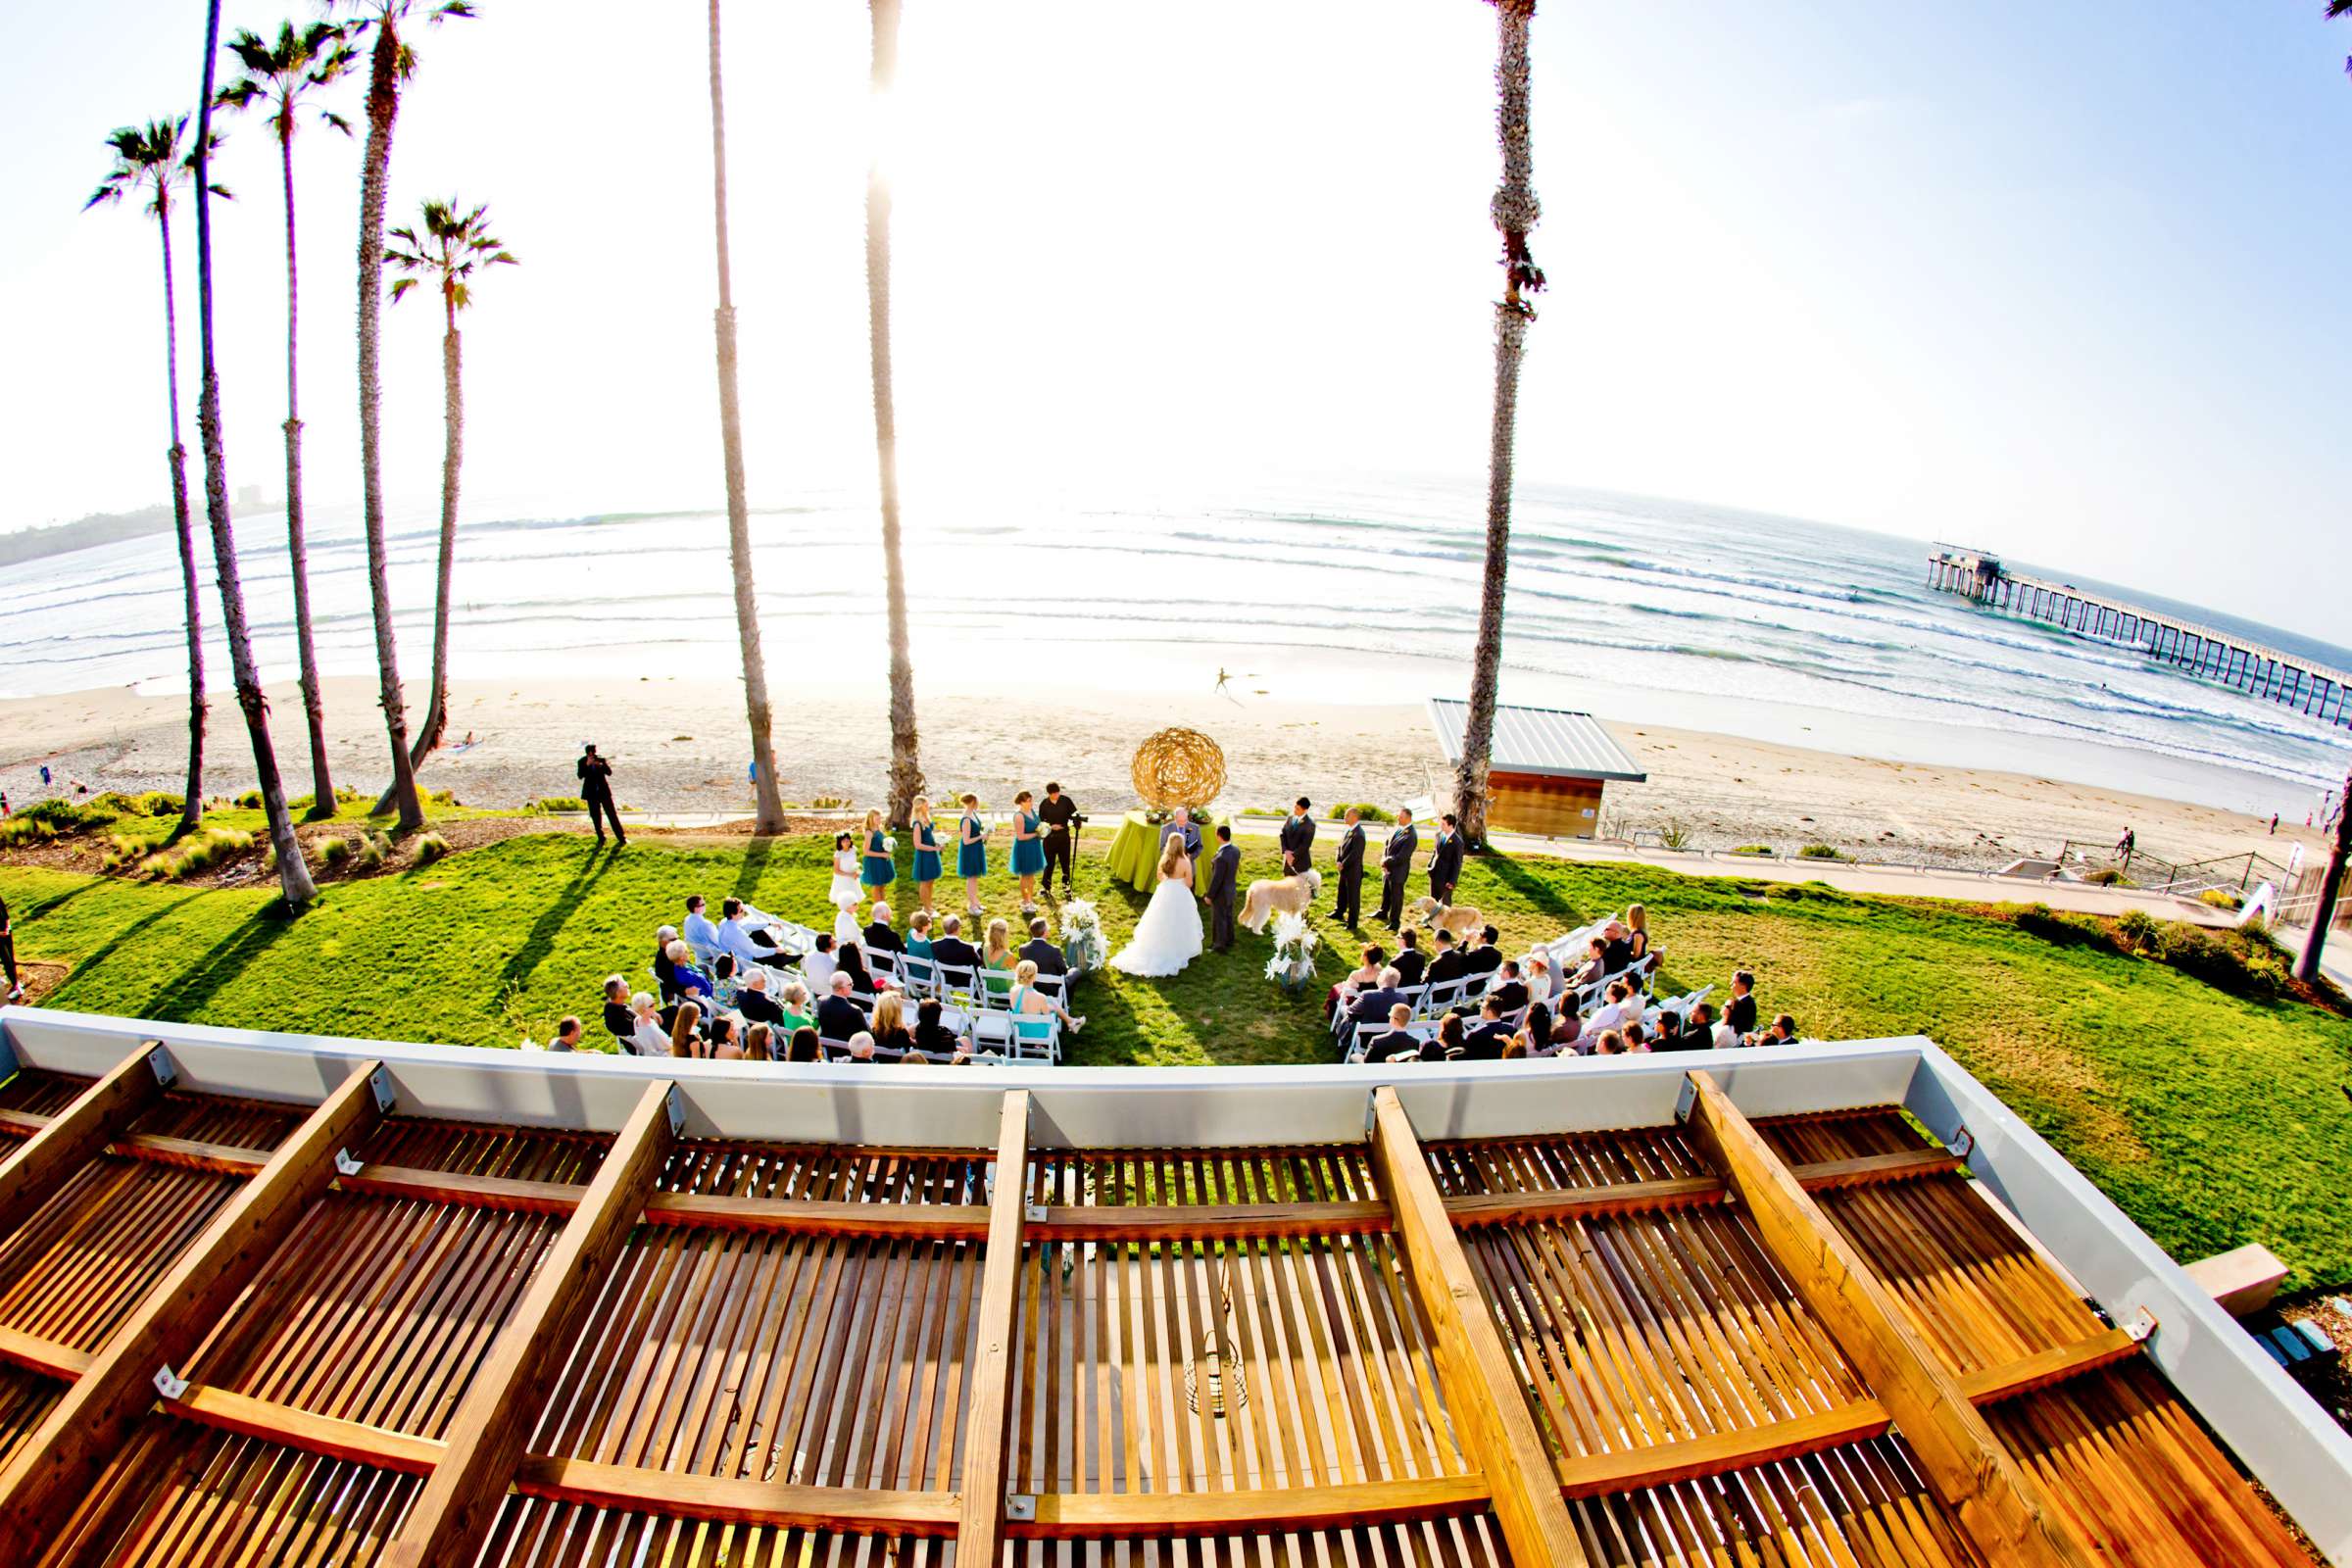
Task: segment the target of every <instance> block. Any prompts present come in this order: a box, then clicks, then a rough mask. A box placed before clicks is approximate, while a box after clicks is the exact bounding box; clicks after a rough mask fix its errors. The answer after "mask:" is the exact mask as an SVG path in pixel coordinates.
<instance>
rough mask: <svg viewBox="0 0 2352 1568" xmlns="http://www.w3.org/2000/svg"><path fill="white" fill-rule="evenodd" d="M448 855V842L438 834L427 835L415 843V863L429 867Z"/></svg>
mask: <svg viewBox="0 0 2352 1568" xmlns="http://www.w3.org/2000/svg"><path fill="white" fill-rule="evenodd" d="M448 853H449V840H447V839H445V838H443V837H442V836H441V835H440V834H438V833H427V834H425V835H423V836H422V837H421V838H419V839H417V864H418V865H430V864H432V863H433V862H434V861H435V860H438V859H439V858H441V857H443V856H444V855H447V854H448Z"/></svg>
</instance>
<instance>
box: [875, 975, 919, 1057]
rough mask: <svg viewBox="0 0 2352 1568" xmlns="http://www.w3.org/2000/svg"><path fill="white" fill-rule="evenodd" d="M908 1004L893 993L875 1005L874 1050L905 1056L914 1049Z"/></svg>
mask: <svg viewBox="0 0 2352 1568" xmlns="http://www.w3.org/2000/svg"><path fill="white" fill-rule="evenodd" d="M906 1006H907V1005H906V1003H905V1002H903V1001H901V1000H900V998H899V995H898V993H897V992H895V991H894V992H891V993H890V994H889V995H887V996H884V997H883V998H881V999H880V1000H879V1001H877V1002H876V1003H875V1004H874V1024H873V1036H874V1049H875V1050H876V1051H879V1052H883V1053H885V1054H890V1055H894V1056H895V1055H903V1054H906V1053H907V1052H909V1051H912V1050H913V1049H914V1034H913V1031H911V1030H909V1029H908V1028H907V1014H906Z"/></svg>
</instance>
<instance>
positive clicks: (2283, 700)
mask: <svg viewBox="0 0 2352 1568" xmlns="http://www.w3.org/2000/svg"><path fill="white" fill-rule="evenodd" d="M1928 586H1929V587H1931V588H1935V589H1937V590H1939V591H1941V592H1944V593H1953V594H1959V595H1960V596H1962V597H1963V598H1966V599H1973V600H1975V601H1976V602H1977V603H1978V604H1981V605H1984V606H1985V607H1986V608H1988V609H1992V610H2005V611H2007V612H2009V613H2011V614H2014V615H2023V616H2025V617H2026V618H2027V619H2028V620H2038V621H2040V622H2042V623H2043V624H2044V625H2049V626H2056V627H2058V628H2059V629H2060V630H2062V631H2070V632H2073V633H2074V634H2075V635H2077V636H2079V637H2088V638H2091V639H2092V640H2094V641H2097V642H2103V643H2108V644H2111V645H2113V646H2115V647H2119V648H2132V649H2137V650H2138V651H2139V652H2141V653H2143V654H2145V655H2146V656H2147V657H2148V658H2149V659H2150V660H2152V661H2155V662H2160V663H2166V664H2171V665H2174V666H2176V667H2178V668H2180V669H2182V670H2184V671H2186V672H2187V673H2189V674H2192V675H2200V676H2203V677H2204V678H2206V679H2208V680H2212V681H2216V682H2219V683H2220V684H2222V685H2224V686H2229V687H2233V688H2235V689H2236V690H2238V691H2241V692H2244V693H2245V694H2246V695H2248V696H2249V697H2259V698H2261V699H2262V700H2263V701H2265V702H2271V703H2277V704H2278V705H2279V706H2280V707H2283V708H2291V709H2294V710H2295V711H2298V712H2301V713H2305V714H2308V715H2309V716H2311V717H2313V718H2316V719H2319V720H2320V721H2321V722H2322V723H2327V724H2336V725H2342V726H2345V727H2352V674H2346V673H2345V672H2344V671H2342V670H2338V669H2329V668H2327V667H2326V666H2324V665H2316V664H2313V663H2312V662H2311V661H2309V660H2307V659H2304V658H2301V657H2300V656H2298V655H2294V654H2287V653H2282V652H2280V651H2279V650H2278V649H2276V648H2270V647H2266V646H2265V645H2263V644H2261V643H2256V642H2251V641H2249V640H2247V639H2246V638H2244V637H2240V636H2238V635H2237V634H2236V633H2234V632H2226V631H2219V630H2216V629H2215V628H2214V627H2211V626H2204V625H2199V624H2198V623H2197V622H2195V621H2190V620H2182V619H2180V618H2179V617H2177V616H2173V615H2167V614H2163V613H2158V612H2156V611H2151V610H2145V609H2142V608H2141V607H2140V606H2138V605H2131V604H2125V603H2123V602H2121V601H2119V600H2115V599H2109V598H2107V597H2105V596H2103V595H2100V594H2093V593H2085V592H2084V591H2083V590H2082V589H2080V588H2077V587H2076V586H2075V585H2074V584H2072V583H2063V582H2051V581H2049V580H2048V579H2046V578H2042V577H2032V576H2027V575H2026V574H2024V573H2022V572H2015V571H2010V570H2008V569H2007V568H2006V567H2004V566H2003V565H2002V564H2001V563H2000V561H1999V560H1998V559H1997V558H1995V557H1992V556H1988V555H1985V554H1984V553H1983V552H1982V551H1974V550H1938V551H1936V553H1935V554H1933V555H1931V556H1929V557H1928Z"/></svg>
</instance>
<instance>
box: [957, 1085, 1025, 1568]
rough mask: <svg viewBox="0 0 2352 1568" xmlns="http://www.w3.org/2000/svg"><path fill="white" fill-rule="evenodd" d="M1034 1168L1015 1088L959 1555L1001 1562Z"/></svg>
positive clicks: (973, 1404)
mask: <svg viewBox="0 0 2352 1568" xmlns="http://www.w3.org/2000/svg"><path fill="white" fill-rule="evenodd" d="M1028 1172H1029V1092H1028V1091H1027V1090H1026V1089H1014V1090H1010V1091H1007V1092H1006V1094H1005V1105H1004V1110H1003V1113H1002V1114H1001V1115H1000V1117H999V1118H998V1124H997V1165H996V1183H997V1186H996V1191H995V1192H993V1193H991V1194H990V1195H989V1202H988V1250H987V1252H986V1253H985V1254H984V1256H983V1258H982V1262H981V1274H980V1306H979V1317H978V1320H977V1324H976V1329H977V1337H976V1340H975V1348H976V1353H975V1354H974V1357H973V1360H972V1365H971V1374H970V1388H971V1401H970V1403H969V1404H967V1405H966V1406H965V1409H964V1427H963V1495H962V1496H961V1497H960V1499H959V1500H958V1503H957V1507H956V1561H957V1562H959V1563H969V1564H972V1565H974V1568H996V1563H997V1559H998V1558H999V1557H1000V1556H1001V1555H1002V1554H1003V1551H1004V1548H1003V1546H1002V1544H1001V1543H1002V1541H1003V1540H1004V1529H1005V1415H1006V1412H1007V1411H1008V1409H1009V1408H1010V1396H1011V1392H1012V1391H1011V1387H1010V1379H1011V1376H1012V1321H1013V1307H1014V1305H1015V1303H1016V1301H1017V1300H1018V1298H1019V1294H1020V1283H1021V1226H1022V1223H1023V1216H1024V1214H1025V1212H1026V1202H1027V1189H1028Z"/></svg>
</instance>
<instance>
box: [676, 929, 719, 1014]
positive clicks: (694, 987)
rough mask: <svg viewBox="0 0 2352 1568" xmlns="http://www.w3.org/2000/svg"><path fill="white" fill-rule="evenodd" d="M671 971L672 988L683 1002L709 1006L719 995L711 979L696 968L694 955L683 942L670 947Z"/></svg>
mask: <svg viewBox="0 0 2352 1568" xmlns="http://www.w3.org/2000/svg"><path fill="white" fill-rule="evenodd" d="M669 970H670V985H671V988H672V989H673V990H675V991H676V992H677V994H678V996H679V998H680V999H681V1000H685V1001H695V1002H700V1003H702V1004H703V1005H705V1006H708V1005H710V1004H711V999H712V998H714V997H716V996H717V995H718V988H717V987H716V986H714V985H712V984H711V977H710V976H709V975H707V974H705V973H703V971H702V970H700V969H697V968H696V967H695V966H694V955H692V954H691V953H688V952H687V951H686V944H685V943H683V942H672V943H671V944H670V945H669Z"/></svg>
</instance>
